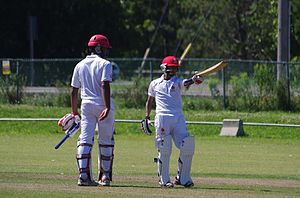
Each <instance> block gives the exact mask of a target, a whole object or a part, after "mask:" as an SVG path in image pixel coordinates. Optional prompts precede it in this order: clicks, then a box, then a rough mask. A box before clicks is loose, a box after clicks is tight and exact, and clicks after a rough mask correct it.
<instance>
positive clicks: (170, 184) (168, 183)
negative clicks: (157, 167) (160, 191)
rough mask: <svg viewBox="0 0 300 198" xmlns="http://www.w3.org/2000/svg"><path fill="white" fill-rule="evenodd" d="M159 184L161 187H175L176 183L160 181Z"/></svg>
mask: <svg viewBox="0 0 300 198" xmlns="http://www.w3.org/2000/svg"><path fill="white" fill-rule="evenodd" d="M159 185H160V187H161V188H173V187H174V184H173V183H172V182H167V183H165V184H163V183H161V182H159Z"/></svg>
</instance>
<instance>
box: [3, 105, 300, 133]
mask: <svg viewBox="0 0 300 198" xmlns="http://www.w3.org/2000/svg"><path fill="white" fill-rule="evenodd" d="M0 109H1V111H0V117H26V118H39V117H41V118H60V117H62V116H63V115H65V114H66V113H68V112H70V108H59V107H39V106H28V105H0ZM154 113H155V112H154V110H153V111H152V114H151V118H152V119H153V118H154ZM184 114H185V117H186V120H188V121H214V122H222V121H223V119H229V118H238V119H242V120H243V121H244V122H258V123H283V124H284V123H286V124H300V119H299V114H297V113H290V112H256V113H248V112H236V111H214V112H213V111H196V110H190V111H185V112H184ZM143 118H144V110H143V109H124V108H121V109H117V111H116V119H133V120H141V119H143ZM1 123H2V124H1V125H0V134H1V133H11V134H19V133H21V134H36V133H38V134H40V133H45V134H52V133H58V132H60V128H59V127H58V126H57V125H56V123H55V121H44V122H34V121H26V122H11V121H2V122H1ZM221 128H222V126H221V125H188V130H189V131H190V132H191V134H193V135H197V136H214V137H216V136H218V134H219V133H220V130H221ZM8 129H9V130H8ZM244 130H245V132H246V138H248V137H250V138H277V139H300V127H298V128H291V127H261V126H246V125H245V126H244ZM116 131H117V133H119V134H132V135H134V134H141V130H140V126H139V124H138V123H116Z"/></svg>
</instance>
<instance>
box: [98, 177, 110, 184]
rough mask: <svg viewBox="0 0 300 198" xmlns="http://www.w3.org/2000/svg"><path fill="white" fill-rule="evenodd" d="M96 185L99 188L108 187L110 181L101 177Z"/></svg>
mask: <svg viewBox="0 0 300 198" xmlns="http://www.w3.org/2000/svg"><path fill="white" fill-rule="evenodd" d="M98 183H99V185H100V186H110V179H109V178H108V177H105V176H103V177H102V178H101V180H99V182H98Z"/></svg>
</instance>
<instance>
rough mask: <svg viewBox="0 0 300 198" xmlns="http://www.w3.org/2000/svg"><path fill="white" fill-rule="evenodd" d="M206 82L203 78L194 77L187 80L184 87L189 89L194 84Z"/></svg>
mask: <svg viewBox="0 0 300 198" xmlns="http://www.w3.org/2000/svg"><path fill="white" fill-rule="evenodd" d="M203 81H204V78H203V77H202V76H198V75H194V76H193V77H192V78H189V79H185V80H184V81H183V86H184V87H189V86H190V85H192V84H194V83H195V84H196V85H199V84H201V83H202V82H203Z"/></svg>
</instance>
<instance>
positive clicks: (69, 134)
mask: <svg viewBox="0 0 300 198" xmlns="http://www.w3.org/2000/svg"><path fill="white" fill-rule="evenodd" d="M79 128H80V123H78V124H74V125H73V126H71V128H69V129H68V131H67V132H66V135H65V136H64V137H63V139H62V140H60V141H59V142H58V143H57V145H56V146H55V149H58V148H59V147H60V146H61V145H62V144H63V143H64V142H65V141H66V140H67V139H68V138H69V137H73V136H74V135H75V133H76V132H77V131H78V130H79Z"/></svg>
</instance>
